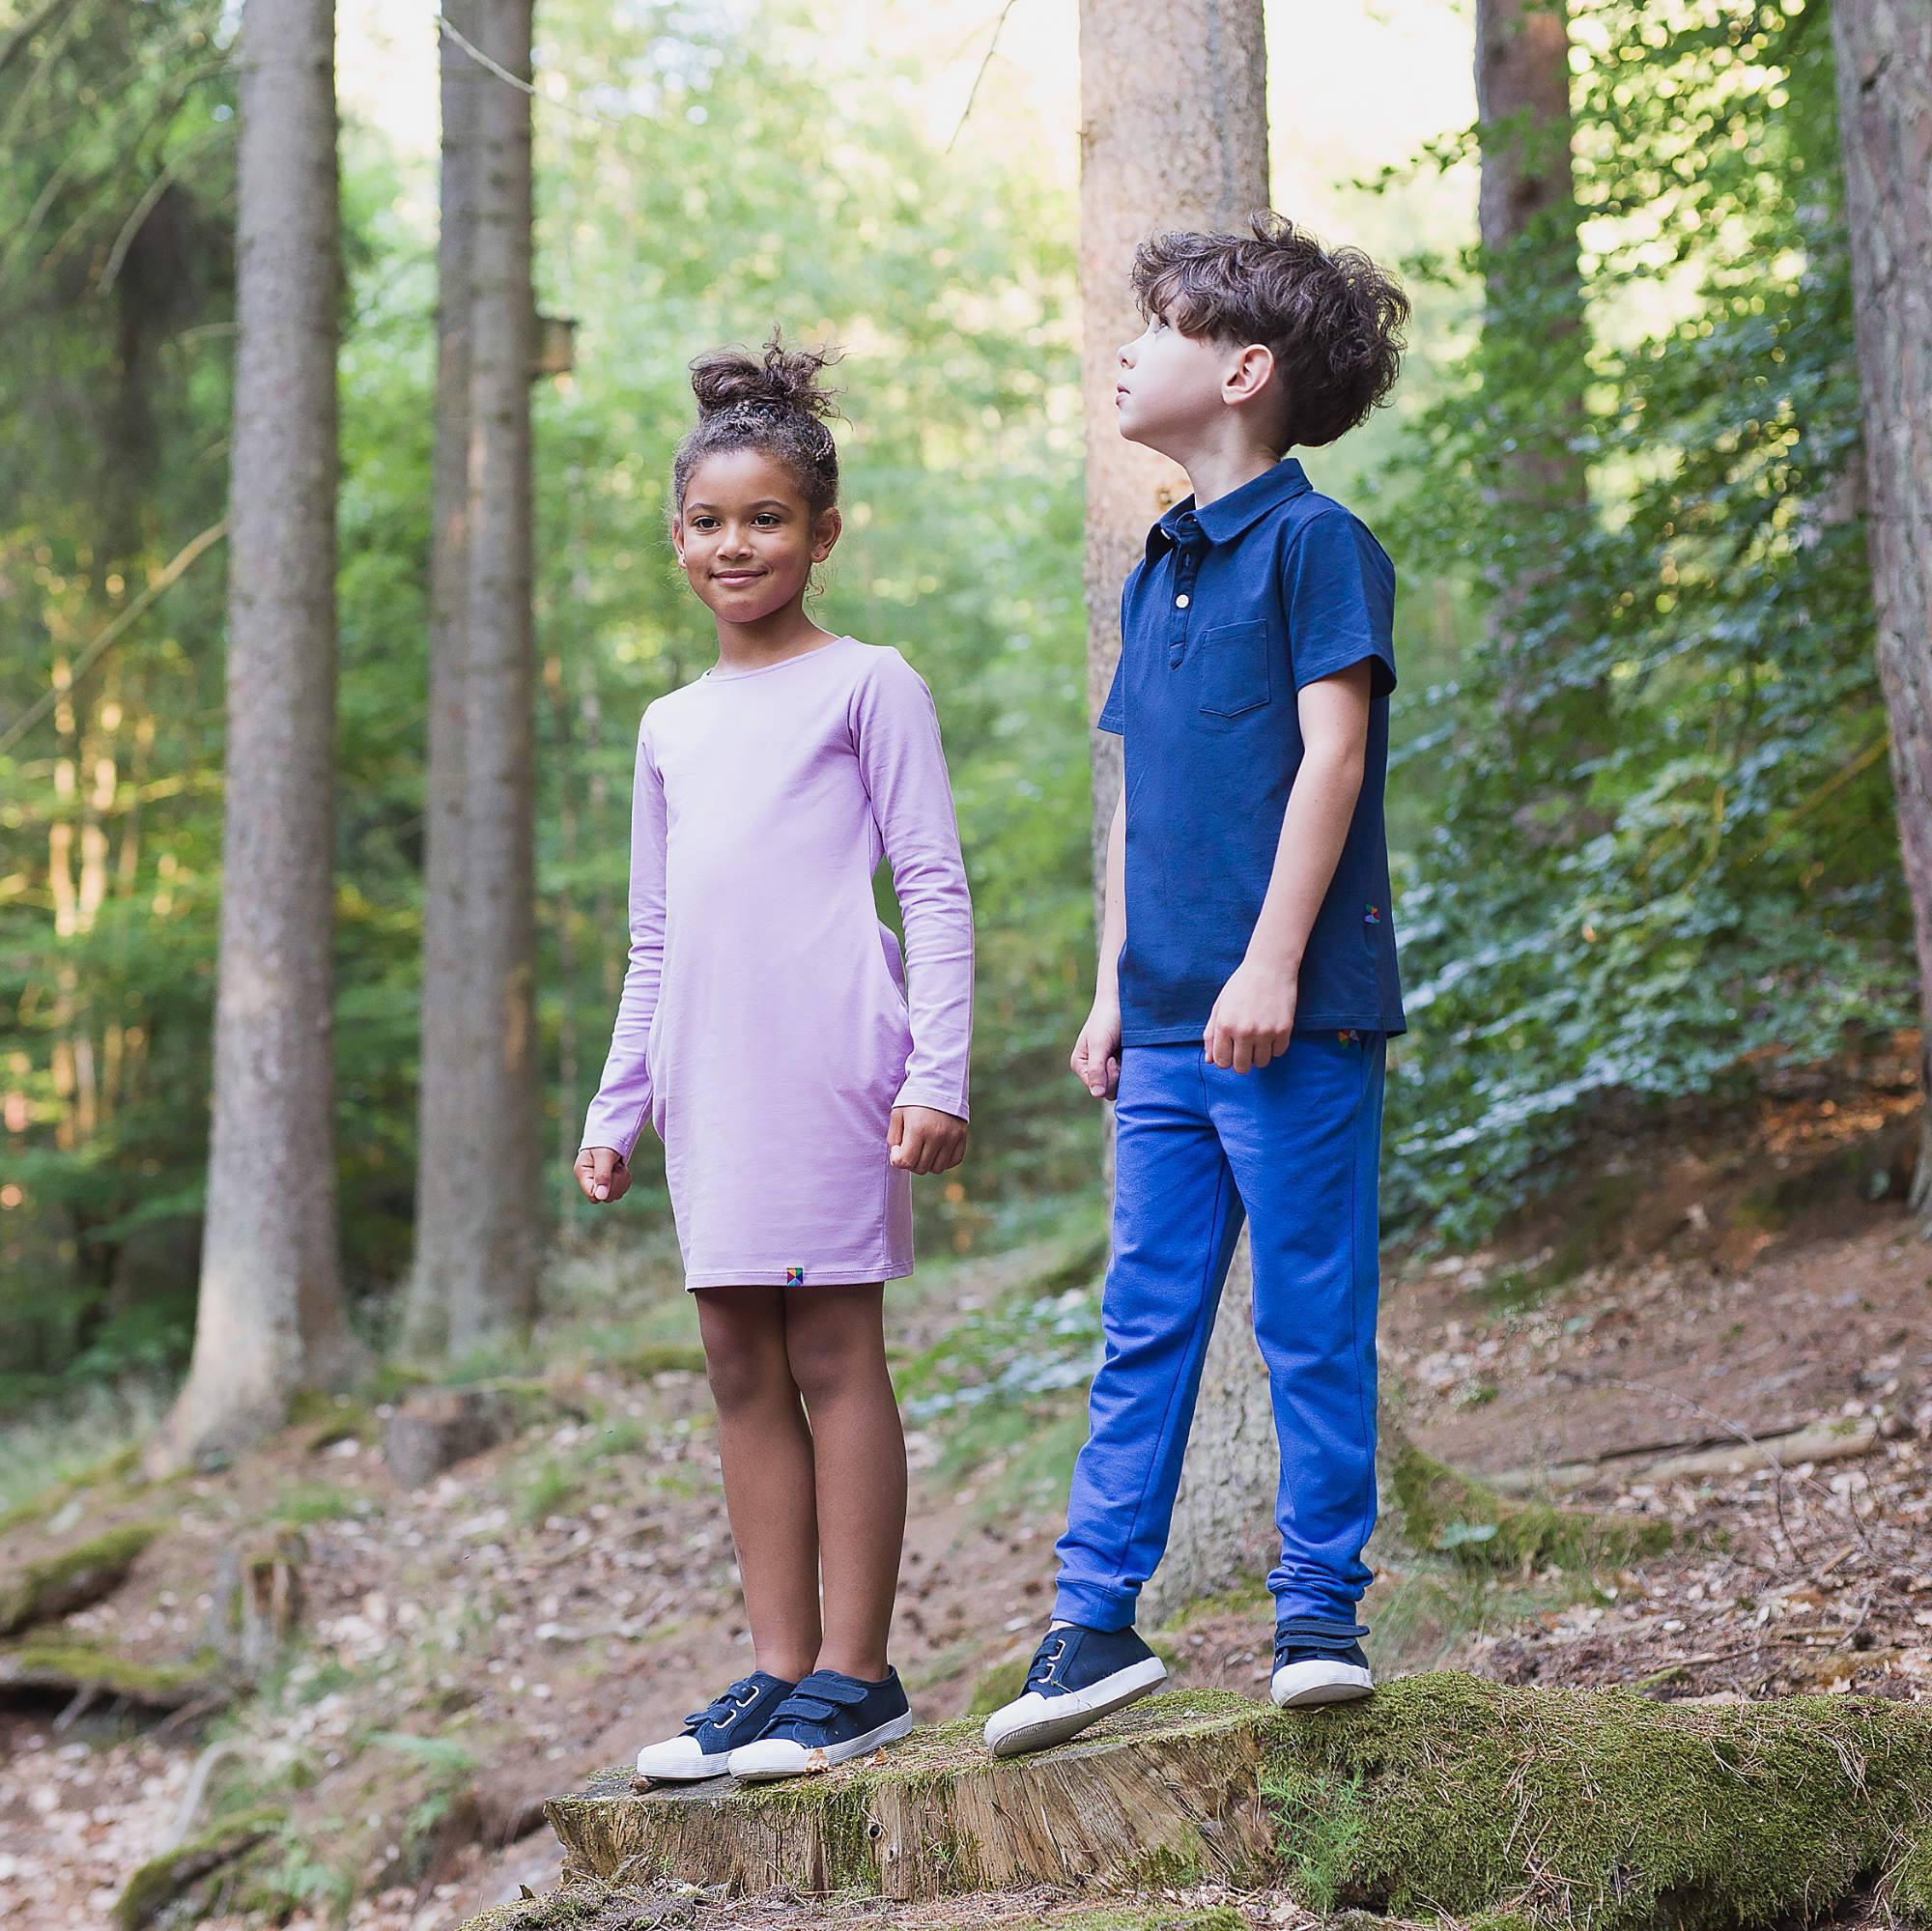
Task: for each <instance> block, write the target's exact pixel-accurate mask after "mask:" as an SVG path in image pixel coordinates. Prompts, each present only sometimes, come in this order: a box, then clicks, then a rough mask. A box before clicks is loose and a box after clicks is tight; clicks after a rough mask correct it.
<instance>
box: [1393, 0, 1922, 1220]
mask: <svg viewBox="0 0 1932 1931" xmlns="http://www.w3.org/2000/svg"><path fill="white" fill-rule="evenodd" d="M1574 32H1575V36H1576V40H1577V45H1578V47H1579V48H1580V49H1581V50H1582V52H1583V54H1584V56H1585V59H1584V63H1583V67H1582V72H1581V75H1580V78H1579V80H1578V83H1577V110H1578V122H1577V149H1578V155H1579V162H1578V182H1577V192H1578V200H1579V202H1580V204H1581V212H1582V213H1583V215H1584V217H1585V228H1584V238H1585V242H1586V247H1585V252H1584V254H1583V257H1582V273H1583V282H1584V289H1585V294H1586V299H1587V304H1588V317H1589V323H1590V327H1591V329H1592V332H1593V334H1594V337H1595V344H1594V348H1593V349H1592V351H1591V353H1590V356H1589V362H1588V383H1587V389H1586V396H1585V398H1584V402H1583V405H1582V406H1581V407H1578V405H1577V398H1576V396H1575V395H1574V393H1573V392H1572V389H1571V385H1570V384H1569V383H1567V382H1566V381H1564V380H1561V379H1560V378H1561V377H1562V374H1563V372H1562V371H1561V370H1556V369H1552V368H1551V366H1550V364H1551V361H1552V358H1556V359H1562V360H1567V359H1568V350H1567V345H1565V344H1563V343H1560V342H1559V343H1556V344H1555V345H1554V347H1552V345H1551V342H1550V338H1549V336H1548V332H1547V328H1546V331H1545V332H1544V333H1543V334H1542V335H1540V336H1537V335H1536V334H1535V332H1534V331H1535V329H1536V327H1537V325H1538V323H1539V322H1542V323H1544V324H1547V323H1548V317H1547V316H1542V317H1539V316H1538V315H1537V314H1535V313H1534V312H1532V313H1531V314H1529V315H1527V316H1524V315H1522V314H1520V313H1517V314H1513V313H1511V311H1510V308H1509V304H1508V303H1507V302H1505V303H1504V304H1503V308H1502V313H1501V314H1500V315H1499V316H1496V317H1494V318H1492V327H1491V328H1490V329H1488V330H1487V331H1486V332H1485V336H1484V339H1483V341H1482V343H1481V345H1480V346H1478V347H1477V348H1476V349H1475V350H1473V351H1472V352H1471V354H1470V355H1469V357H1468V359H1467V362H1466V364H1465V367H1464V370H1463V382H1462V383H1460V384H1459V385H1457V386H1456V387H1455V388H1453V389H1452V391H1451V393H1450V394H1449V395H1448V397H1447V398H1446V400H1445V401H1444V402H1442V403H1441V404H1440V405H1439V406H1438V407H1436V408H1435V409H1434V410H1433V411H1432V412H1431V413H1430V415H1429V416H1428V418H1427V420H1426V422H1425V424H1424V425H1423V445H1422V447H1421V448H1420V449H1418V451H1417V460H1419V461H1423V462H1426V463H1427V464H1428V465H1429V467H1430V469H1431V471H1432V472H1433V475H1434V485H1433V487H1432V488H1431V489H1429V490H1427V491H1418V492H1416V493H1414V494H1413V496H1411V497H1408V498H1406V499H1405V505H1404V508H1403V510H1402V512H1401V514H1400V516H1399V519H1398V523H1397V525H1396V527H1395V528H1394V529H1393V531H1392V541H1393V543H1394V544H1395V547H1396V553H1397V554H1398V556H1399V557H1400V558H1401V559H1402V560H1403V561H1404V563H1405V567H1406V568H1408V569H1413V568H1414V567H1415V566H1416V565H1417V564H1418V563H1421V564H1434V565H1435V567H1438V568H1442V569H1445V570H1452V571H1460V572H1461V573H1462V574H1463V576H1464V578H1465V579H1467V580H1470V581H1472V582H1489V583H1490V585H1491V586H1492V587H1496V586H1498V585H1500V586H1501V587H1502V588H1504V589H1506V590H1507V592H1508V597H1507V600H1506V601H1505V603H1503V604H1501V605H1498V606H1497V608H1496V609H1495V610H1494V611H1492V633H1493V635H1492V638H1491V639H1490V641H1489V642H1488V643H1487V644H1486V645H1485V646H1484V647H1482V648H1481V649H1479V650H1478V651H1476V652H1475V653H1474V654H1473V655H1472V657H1471V659H1470V660H1469V661H1468V662H1467V663H1466V664H1465V665H1464V666H1463V667H1462V670H1461V672H1460V674H1459V675H1458V677H1457V679H1456V680H1455V682H1454V683H1452V684H1451V685H1449V686H1447V687H1446V688H1444V689H1442V690H1439V691H1437V692H1435V693H1432V694H1431V697H1430V706H1429V708H1430V715H1429V722H1428V724H1426V726H1424V727H1423V728H1421V729H1420V730H1417V729H1413V728H1411V729H1410V730H1409V731H1408V732H1406V734H1399V735H1402V736H1403V737H1404V744H1403V748H1402V756H1403V757H1404V758H1405V759H1406V776H1405V775H1404V774H1401V773H1399V775H1398V777H1397V779H1396V782H1397V783H1398V785H1401V784H1402V783H1404V782H1419V781H1428V782H1431V783H1433V784H1435V785H1438V786H1439V787H1440V793H1441V797H1440V809H1439V812H1438V815H1437V818H1436V822H1435V825H1434V827H1433V829H1432V831H1431V833H1430V835H1429V837H1428V838H1426V839H1425V840H1424V841H1423V842H1422V843H1421V844H1420V845H1419V847H1418V848H1416V849H1415V850H1414V851H1412V852H1411V853H1409V854H1407V863H1406V866H1405V870H1406V878H1405V883H1404V889H1403V891H1402V893H1401V895H1400V896H1401V904H1402V909H1403V934H1404V940H1405V948H1406V952H1405V958H1406V973H1407V977H1408V980H1409V985H1410V999H1409V1007H1410V1011H1411V1014H1412V1018H1413V1023H1414V1024H1415V1027H1416V1029H1417V1040H1416V1045H1415V1047H1414V1049H1413V1050H1410V1051H1406V1052H1405V1053H1403V1054H1402V1055H1401V1056H1400V1057H1399V1060H1398V1064H1397V1073H1396V1077H1395V1079H1394V1081H1393V1082H1392V1092H1391V1113H1392V1122H1393V1130H1392V1133H1391V1143H1392V1157H1391V1161H1390V1178H1391V1181H1392V1203H1391V1204H1392V1206H1393V1207H1394V1209H1395V1211H1396V1212H1397V1214H1398V1215H1399V1216H1400V1215H1406V1216H1408V1217H1411V1218H1413V1217H1415V1216H1419V1215H1428V1216H1431V1217H1432V1218H1433V1219H1434V1221H1435V1225H1436V1227H1437V1228H1438V1230H1439V1231H1440V1232H1442V1233H1444V1234H1447V1235H1451V1236H1452V1237H1453V1236H1467V1235H1475V1234H1479V1233H1480V1232H1482V1231H1483V1230H1484V1229H1485V1228H1487V1227H1488V1226H1489V1225H1491V1224H1492V1222H1493V1221H1494V1220H1495V1219H1496V1217H1497V1216H1498V1215H1499V1214H1500V1213H1501V1212H1503V1211H1505V1210H1506V1209H1507V1208H1509V1207H1511V1206H1513V1205H1514V1204H1516V1203H1517V1202H1519V1201H1520V1200H1522V1199H1523V1198H1524V1197H1525V1196H1526V1194H1528V1193H1530V1192H1532V1191H1534V1190H1535V1189H1537V1188H1540V1187H1542V1186H1544V1185H1547V1184H1548V1183H1551V1182H1553V1181H1554V1180H1555V1179H1557V1178H1561V1177H1563V1176H1564V1174H1565V1173H1566V1172H1567V1171H1568V1169H1569V1164H1570V1162H1569V1158H1568V1155H1569V1150H1570V1149H1571V1147H1572V1146H1573V1144H1574V1142H1575V1141H1576V1139H1577V1135H1578V1133H1579V1132H1580V1131H1581V1130H1582V1129H1583V1128H1584V1127H1585V1126H1586V1125H1587V1124H1588V1123H1590V1122H1592V1121H1595V1120H1600V1119H1603V1118H1605V1117H1606V1116H1608V1117H1610V1118H1617V1117H1622V1116H1627V1115H1628V1114H1629V1112H1630V1111H1631V1109H1632V1107H1633V1105H1634V1106H1643V1105H1649V1104H1654V1103H1657V1102H1661V1101H1664V1100H1668V1099H1673V1098H1677V1097H1681V1096H1683V1095H1687V1094H1701V1095H1712V1096H1716V1097H1719V1098H1721V1097H1723V1096H1724V1095H1726V1094H1739V1093H1745V1092H1747V1091H1748V1090H1749V1088H1750V1084H1751V1082H1752V1081H1753V1080H1754V1079H1755V1078H1756V1077H1757V1076H1759V1075H1760V1074H1761V1073H1762V1072H1763V1070H1765V1069H1766V1068H1767V1067H1769V1066H1773V1065H1777V1064H1781V1063H1792V1062H1799V1063H1802V1062H1807V1061H1815V1060H1819V1059H1823V1058H1826V1057H1828V1056H1832V1055H1834V1054H1836V1053H1838V1052H1840V1051H1841V1050H1843V1048H1844V1047H1845V1045H1846V1044H1847V1042H1848V1041H1849V1042H1852V1043H1856V1042H1858V1041H1859V1040H1860V1039H1861V1038H1863V1037H1865V1036H1869V1035H1871V1034H1873V1033H1876V1032H1882V1031H1884V1030H1885V1029H1888V1028H1890V1027H1892V1026H1895V1025H1897V1024H1899V1023H1901V1022H1903V1021H1905V1020H1906V1019H1907V1018H1908V1016H1909V1014H1910V1012H1911V1009H1912V989H1913V981H1912V975H1911V971H1910V960H1909V946H1908V944H1907V937H1908V934H1907V928H1906V924H1905V907H1904V899H1903V895H1902V893H1901V892H1900V890H1899V888H1898V879H1897V852H1896V840H1895V835H1894V831H1893V826H1892V821H1891V801H1890V795H1889V784H1888V780H1887V773H1886V767H1885V746H1886V726H1885V718H1884V712H1883V707H1882V704H1881V701H1880V696H1879V691H1878V688H1877V683H1876V679H1875V676H1874V673H1873V667H1872V643H1873V631H1872V619H1871V606H1870V583H1869V575H1868V571H1867V566H1866V560H1865V541H1864V531H1863V527H1862V521H1861V515H1860V513H1859V504H1858V477H1859V469H1858V447H1857V423H1858V395H1857V374H1856V364H1855V360H1854V356H1853V351H1852V326H1851V310H1850V295H1849V281H1848V273H1847V268H1846V262H1845V254H1844V248H1843V239H1842V231H1841V227H1840V222H1839V213H1838V186H1837V156H1836V149H1835V141H1836V133H1835V126H1834V121H1833V81H1832V69H1831V44H1830V35H1829V32H1828V21H1827V18H1826V14H1825V10H1824V8H1823V7H1821V6H1819V5H1817V4H1811V5H1808V6H1807V5H1805V4H1804V0H1784V4H1766V0H1683V4H1682V5H1681V6H1674V7H1672V8H1669V9H1658V8H1651V7H1645V6H1642V5H1638V4H1634V0H1595V4H1593V5H1590V6H1587V7H1584V8H1582V9H1579V10H1575V13H1574ZM1547 245H1548V236H1536V235H1532V236H1530V237H1528V238H1526V240H1525V242H1524V244H1523V248H1522V250H1520V251H1519V252H1518V254H1517V255H1516V256H1514V257H1512V258H1510V259H1505V260H1504V261H1502V262H1500V263H1495V262H1491V263H1484V264H1473V263H1472V264H1470V265H1469V266H1471V267H1475V266H1481V267H1484V268H1487V269H1489V270H1493V271H1495V272H1496V273H1498V274H1499V275H1500V277H1501V278H1502V281H1503V283H1504V284H1505V285H1506V286H1508V285H1512V284H1513V282H1514V280H1515V278H1517V277H1522V278H1523V279H1524V280H1526V281H1528V282H1529V283H1530V284H1531V285H1533V286H1534V285H1538V284H1537V280H1536V275H1535V272H1534V270H1535V261H1534V257H1535V255H1536V252H1537V250H1538V249H1539V248H1543V247H1547ZM1540 285H1541V286H1542V287H1543V288H1544V289H1545V290H1546V292H1547V288H1548V282H1547V279H1546V280H1545V281H1544V282H1543V283H1541V284H1540ZM1526 342H1528V343H1529V345H1530V346H1529V347H1528V348H1527V349H1526V348H1525V343H1526ZM1512 436H1516V437H1520V438H1522V439H1524V440H1526V441H1527V442H1528V443H1529V444H1530V445H1531V446H1535V445H1536V444H1537V443H1539V442H1541V443H1543V444H1544V445H1545V446H1548V442H1549V441H1550V440H1551V439H1552V438H1556V439H1559V440H1564V441H1566V442H1567V443H1568V444H1569V445H1570V446H1572V447H1575V448H1576V449H1577V450H1578V451H1579V452H1580V454H1581V455H1582V457H1583V458H1584V459H1585V460H1586V462H1587V465H1588V469H1589V474H1590V478H1591V499H1590V500H1589V501H1588V502H1586V503H1583V504H1580V505H1578V504H1576V503H1567V502H1563V501H1548V500H1528V501H1525V500H1523V499H1522V498H1521V497H1520V495H1512V494H1511V493H1509V492H1507V491H1503V490H1499V488H1498V469H1499V466H1500V465H1501V464H1502V463H1503V462H1504V461H1505V458H1506V452H1507V450H1508V449H1509V448H1510V447H1511V446H1512V445H1511V442H1510V440H1509V439H1510V438H1511V437H1512ZM1478 505H1480V508H1478V507H1477V506H1478ZM1505 633H1506V635H1505ZM1619 1109H1621V1115H1620V1113H1619V1111H1618V1110H1619Z"/></svg>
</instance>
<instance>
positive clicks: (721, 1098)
mask: <svg viewBox="0 0 1932 1931" xmlns="http://www.w3.org/2000/svg"><path fill="white" fill-rule="evenodd" d="M881 853H883V854H884V855H885V856H886V857H887V858H888V859H889V860H890V861H891V864H892V874H893V884H894V888H895V891H896V893H897V895H898V901H899V909H900V912H901V913H902V915H903V919H904V924H905V934H906V947H905V952H906V956H905V959H904V961H903V962H901V959H900V955H899V948H898V944H897V942H896V940H895V938H894V936H893V934H892V931H891V929H890V928H889V927H888V926H886V925H884V924H883V923H880V921H879V918H878V915H877V911H876V909H875V906H874V902H873V896H872V877H873V874H874V872H875V871H876V870H877V868H878V864H879V858H880V855H881ZM972 1033H973V908H972V901H971V899H970V897H969V895H968V892H967V886H966V870H965V866H964V865H963V863H962V862H961V859H960V855H959V833H958V827H957V823H956V821H955V819H954V816H953V809H952V787H951V785H950V784H949V782H948V780H947V773H946V759H945V753H944V752H943V751H942V749H941V746H940V737H939V721H938V717H937V714H936V713H935V711H934V709H933V703H932V696H931V693H930V692H929V691H928V690H927V689H926V686H925V683H924V680H923V679H922V678H921V677H920V675H919V673H918V672H917V671H915V670H914V669H913V668H912V667H911V666H910V665H909V664H908V663H907V662H906V661H905V659H904V658H903V657H901V656H900V655H899V653H898V652H897V651H896V650H894V649H892V648H890V647H889V646H888V647H880V646H875V645H871V644H865V643H860V642H858V641H856V640H855V639H852V638H838V639H835V640H834V641H832V642H831V643H826V644H820V645H817V646H815V647H814V648H812V649H811V650H809V651H806V652H803V653H802V654H800V655H799V656H796V657H790V658H786V659H784V660H783V661H782V662H781V663H778V664H773V665H766V666H763V667H759V668H756V669H751V670H732V669H728V668H725V667H722V666H720V667H714V668H712V669H710V670H707V671H706V672H705V673H704V675H703V676H701V677H699V678H697V679H696V681H695V682H693V683H691V684H688V685H686V686H684V687H683V688H682V689H681V690H678V691H673V692H672V693H670V695H669V696H665V697H660V698H659V699H658V700H657V702H656V703H654V704H652V705H651V706H650V708H649V709H648V710H647V711H646V712H645V713H644V720H643V724H642V727H641V729H640V730H639V736H638V764H637V785H636V792H635V796H634V802H633V812H632V829H631V954H630V966H629V970H628V971H627V973H626V975H625V979H624V991H623V997H622V999H621V1001H620V1002H619V1006H618V1011H617V1020H616V1026H615V1029H614V1031H613V1034H612V1036H611V1053H610V1058H609V1060H608V1061H607V1063H606V1065H605V1067H604V1076H603V1079H602V1081H601V1082H600V1084H599V1086H598V1090H597V1096H596V1098H595V1099H594V1100H593V1101H592V1102H591V1106H590V1112H589V1116H588V1119H587V1120H586V1122H585V1124H584V1131H583V1144H584V1145H585V1146H587V1147H612V1148H615V1149H616V1150H617V1151H618V1152H620V1153H622V1154H623V1155H624V1157H625V1158H626V1159H627V1160H628V1159H629V1158H630V1156H631V1150H632V1149H633V1147H634V1146H635V1145H636V1143H637V1140H638V1137H639V1133H640V1132H641V1131H642V1128H643V1123H644V1122H645V1120H646V1119H648V1120H649V1121H650V1122H651V1123H652V1125H653V1126H654V1127H655V1128H656V1129H657V1132H658V1135H659V1137H660V1138H661V1139H662V1140H663V1141H664V1145H665V1171H666V1176H667V1178H668V1182H669V1187H670V1196H671V1207H672V1212H673V1214H674V1216H675V1218H676V1222H677V1235H678V1245H679V1247H680V1249H681V1250H682V1252H683V1256H684V1265H685V1285H686V1287H688V1288H694V1289H695V1288H706V1287H716V1286H725V1285H746V1286H758V1285H771V1286H779V1287H784V1286H794V1287H796V1286H804V1287H810V1286H811V1285H812V1284H814V1283H819V1284H824V1283H833V1284H838V1283H849V1282H859V1281H878V1280H891V1279H895V1278H896V1277H898V1276H900V1275H903V1274H909V1273H910V1272H911V1271H912V1258H913V1257H912V1191H911V1178H910V1176H909V1175H907V1174H906V1173H905V1172H903V1171H902V1170H898V1169H895V1168H894V1167H893V1166H892V1165H891V1164H890V1160H889V1157H888V1155H889V1146H888V1132H889V1128H890V1124H891V1117H892V1111H893V1109H894V1107H895V1106H927V1107H936V1108H937V1109H938V1110H939V1111H941V1112H943V1113H951V1114H954V1115H957V1116H958V1117H959V1118H961V1119H964V1118H965V1117H966V1111H967V1092H966V1088H967V1060H968V1054H969V1049H970V1047H971V1043H972Z"/></svg>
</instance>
